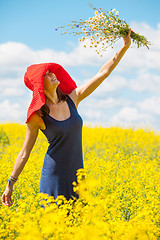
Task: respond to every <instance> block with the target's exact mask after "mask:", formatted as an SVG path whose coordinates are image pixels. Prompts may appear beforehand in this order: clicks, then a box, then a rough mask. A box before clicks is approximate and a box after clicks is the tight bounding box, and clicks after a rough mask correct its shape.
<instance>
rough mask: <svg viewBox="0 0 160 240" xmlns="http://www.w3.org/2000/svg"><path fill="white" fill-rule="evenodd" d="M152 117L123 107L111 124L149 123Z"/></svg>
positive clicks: (132, 108) (133, 108)
mask: <svg viewBox="0 0 160 240" xmlns="http://www.w3.org/2000/svg"><path fill="white" fill-rule="evenodd" d="M151 120H152V116H151V115H149V114H145V113H142V112H140V111H139V110H138V109H137V108H135V107H123V108H122V109H121V110H120V111H119V112H118V113H117V114H116V115H115V116H113V118H112V122H113V123H115V124H117V123H121V122H122V123H128V122H129V123H131V122H137V121H139V122H141V121H142V122H143V121H144V122H146V121H151Z"/></svg>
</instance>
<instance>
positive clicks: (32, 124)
mask: <svg viewBox="0 0 160 240" xmlns="http://www.w3.org/2000/svg"><path fill="white" fill-rule="evenodd" d="M37 119H38V117H37V116H34V117H32V118H31V120H30V121H29V122H28V123H27V132H26V137H25V141H24V144H23V147H22V150H21V151H20V153H19V154H18V156H17V159H16V162H15V164H14V168H13V171H12V174H11V175H12V176H13V177H16V178H18V176H19V175H20V173H21V172H22V170H23V168H24V166H25V164H26V162H27V161H28V158H29V155H30V152H31V150H32V148H33V146H34V144H35V142H36V139H37V136H38V131H39V124H37ZM13 185H14V182H13V181H10V185H9V183H7V186H6V189H5V191H4V193H3V195H2V198H1V199H2V204H3V205H5V206H9V207H10V206H11V205H12V203H13V202H12V199H11V195H12V191H13Z"/></svg>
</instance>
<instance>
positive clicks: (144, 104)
mask: <svg viewBox="0 0 160 240" xmlns="http://www.w3.org/2000/svg"><path fill="white" fill-rule="evenodd" d="M136 105H137V107H138V108H139V109H140V110H141V111H143V112H144V113H147V114H150V115H152V116H153V115H158V117H159V115H160V97H159V96H153V97H151V98H147V99H145V100H143V101H141V102H137V104H136Z"/></svg>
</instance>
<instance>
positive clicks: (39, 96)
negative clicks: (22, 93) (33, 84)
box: [25, 90, 45, 123]
mask: <svg viewBox="0 0 160 240" xmlns="http://www.w3.org/2000/svg"><path fill="white" fill-rule="evenodd" d="M44 104H45V95H44V92H39V91H38V90H34V91H33V96H32V101H31V104H30V106H29V108H28V111H27V120H26V121H25V123H27V122H28V121H29V119H30V117H31V116H32V115H33V113H35V112H36V111H38V110H39V109H40V108H41V107H42V106H43V105H44Z"/></svg>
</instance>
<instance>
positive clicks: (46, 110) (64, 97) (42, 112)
mask: <svg viewBox="0 0 160 240" xmlns="http://www.w3.org/2000/svg"><path fill="white" fill-rule="evenodd" d="M56 92H57V96H58V102H61V101H67V99H68V96H67V95H66V94H64V93H63V92H62V91H61V90H60V89H59V87H57V89H56ZM37 113H38V115H39V116H40V117H44V116H48V115H49V113H50V109H49V107H48V106H47V104H46V103H45V104H44V105H43V106H42V107H41V108H40V109H39V110H38V111H37Z"/></svg>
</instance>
